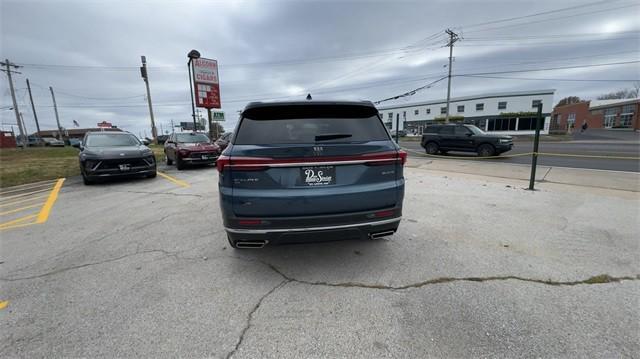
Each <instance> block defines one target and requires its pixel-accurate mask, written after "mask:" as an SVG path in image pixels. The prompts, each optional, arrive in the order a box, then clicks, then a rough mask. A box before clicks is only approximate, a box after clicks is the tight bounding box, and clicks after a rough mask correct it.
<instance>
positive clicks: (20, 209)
mask: <svg viewBox="0 0 640 359" xmlns="http://www.w3.org/2000/svg"><path fill="white" fill-rule="evenodd" d="M38 206H40V203H36V204H32V205H30V206H25V207H20V208H16V209H12V210H10V211H6V212H0V216H6V215H7V214H11V213H16V212H21V211H24V210H25V209H29V208H34V207H38Z"/></svg>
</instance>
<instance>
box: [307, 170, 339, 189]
mask: <svg viewBox="0 0 640 359" xmlns="http://www.w3.org/2000/svg"><path fill="white" fill-rule="evenodd" d="M300 172H301V173H300V174H301V177H302V180H303V182H304V184H306V185H307V186H324V185H329V184H335V183H336V169H335V167H333V166H323V167H302V168H301V169H300Z"/></svg>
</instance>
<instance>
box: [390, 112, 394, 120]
mask: <svg viewBox="0 0 640 359" xmlns="http://www.w3.org/2000/svg"><path fill="white" fill-rule="evenodd" d="M389 119H390V120H393V112H389Z"/></svg>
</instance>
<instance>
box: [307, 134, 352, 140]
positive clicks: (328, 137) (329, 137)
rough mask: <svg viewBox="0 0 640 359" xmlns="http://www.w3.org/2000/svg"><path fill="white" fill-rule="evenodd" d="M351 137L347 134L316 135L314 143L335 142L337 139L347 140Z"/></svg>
mask: <svg viewBox="0 0 640 359" xmlns="http://www.w3.org/2000/svg"><path fill="white" fill-rule="evenodd" d="M351 136H353V135H351V134H348V133H328V134H326V135H318V136H316V141H328V140H335V139H338V138H348V137H351Z"/></svg>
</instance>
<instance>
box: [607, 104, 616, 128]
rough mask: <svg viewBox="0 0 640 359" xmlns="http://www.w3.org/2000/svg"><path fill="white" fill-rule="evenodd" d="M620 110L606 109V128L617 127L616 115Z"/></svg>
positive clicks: (614, 108)
mask: <svg viewBox="0 0 640 359" xmlns="http://www.w3.org/2000/svg"><path fill="white" fill-rule="evenodd" d="M618 109H619V108H616V107H611V108H606V109H604V127H605V128H612V127H613V126H615V122H616V113H617V111H618Z"/></svg>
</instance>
